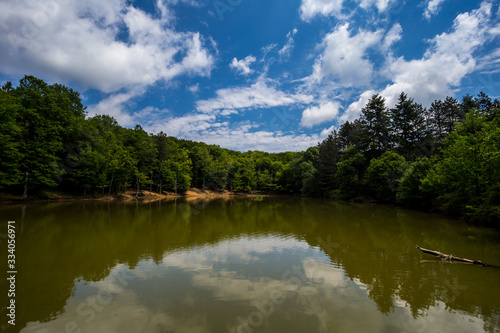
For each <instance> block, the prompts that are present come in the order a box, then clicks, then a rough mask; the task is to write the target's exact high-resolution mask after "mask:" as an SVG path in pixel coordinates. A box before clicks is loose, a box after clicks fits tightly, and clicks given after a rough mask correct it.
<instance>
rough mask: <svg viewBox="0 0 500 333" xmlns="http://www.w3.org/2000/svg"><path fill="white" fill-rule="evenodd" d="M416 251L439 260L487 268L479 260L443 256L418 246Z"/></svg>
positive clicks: (450, 255)
mask: <svg viewBox="0 0 500 333" xmlns="http://www.w3.org/2000/svg"><path fill="white" fill-rule="evenodd" d="M417 249H418V250H420V251H422V252H423V253H427V254H432V255H434V256H436V257H438V258H441V259H443V260H450V261H451V260H455V261H461V262H466V263H469V264H476V265H480V266H489V265H488V264H483V263H482V262H481V261H480V260H471V259H465V258H460V257H457V256H454V255H453V254H444V253H442V252H439V251H433V250H428V249H424V248H422V247H420V246H418V245H417Z"/></svg>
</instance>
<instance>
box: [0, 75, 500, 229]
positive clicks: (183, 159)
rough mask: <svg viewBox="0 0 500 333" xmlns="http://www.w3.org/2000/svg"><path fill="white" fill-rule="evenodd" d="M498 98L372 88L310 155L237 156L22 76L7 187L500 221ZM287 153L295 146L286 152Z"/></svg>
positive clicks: (3, 137) (1, 164)
mask: <svg viewBox="0 0 500 333" xmlns="http://www.w3.org/2000/svg"><path fill="white" fill-rule="evenodd" d="M499 122H500V102H499V101H498V100H492V99H491V98H490V97H488V96H487V95H486V94H484V93H480V94H479V95H477V96H475V97H474V96H470V95H466V96H464V97H463V98H462V100H461V101H458V100H456V99H454V98H452V97H447V98H446V99H445V100H442V101H441V100H437V101H435V102H433V103H432V105H431V106H430V107H429V108H428V109H426V108H424V107H423V106H422V105H421V104H419V103H417V102H415V101H414V100H413V99H412V98H410V97H408V96H407V95H406V94H404V93H401V95H400V96H399V100H398V101H397V103H396V105H395V106H394V107H392V108H389V107H387V106H386V103H385V99H384V98H383V97H381V96H379V95H374V96H373V97H372V98H371V99H370V100H369V101H368V103H367V104H366V106H365V107H364V108H363V109H362V110H361V115H360V118H359V119H356V120H355V121H353V122H346V123H344V124H342V126H340V128H339V130H338V131H334V132H333V133H331V134H330V135H329V136H328V137H327V138H326V139H325V140H324V141H323V142H321V143H319V144H318V145H317V146H315V147H311V148H309V149H307V150H306V151H303V152H284V153H278V154H270V153H266V152H260V151H248V152H244V153H243V152H238V151H233V150H229V149H224V148H220V147H219V146H216V145H207V144H205V143H200V142H193V141H189V140H181V139H177V138H174V137H169V136H167V135H166V134H165V133H163V132H160V133H158V134H148V133H147V132H145V131H144V130H143V129H142V128H141V126H140V125H137V126H135V128H133V129H130V128H123V127H121V126H119V125H118V123H117V122H116V120H115V119H113V118H112V117H110V116H106V115H98V116H94V117H91V118H87V117H86V112H85V107H84V106H83V104H82V102H81V99H80V95H79V93H78V92H76V91H74V90H73V89H70V88H68V87H66V86H64V85H60V84H52V85H49V84H47V83H45V82H44V81H43V80H40V79H38V78H36V77H33V76H25V77H24V78H23V79H21V80H20V82H19V85H18V86H17V87H14V85H13V84H12V83H11V82H7V83H6V84H4V85H3V86H2V88H1V89H0V142H1V145H2V149H0V188H1V189H2V190H3V191H4V192H7V193H10V194H11V195H17V196H19V197H20V198H23V199H28V198H29V197H44V196H45V195H46V190H48V189H55V190H58V191H64V192H67V193H73V194H79V195H81V194H83V195H93V196H98V195H111V194H122V193H123V192H124V191H125V190H126V189H130V188H134V189H135V190H136V193H137V195H140V193H141V191H143V190H150V191H156V192H159V193H161V192H162V191H173V192H175V193H179V192H184V191H186V190H187V189H189V188H190V187H196V188H200V189H203V190H205V189H211V190H217V191H222V190H231V191H239V192H249V191H263V192H273V193H283V194H297V195H298V194H300V195H304V196H314V197H326V198H336V199H342V200H355V201H377V202H383V203H397V204H402V205H407V206H412V207H418V208H421V209H426V210H431V209H432V210H440V211H442V212H446V213H449V214H453V215H456V216H461V217H466V218H468V219H471V220H474V221H482V222H498V220H499V217H500V170H499V167H498V166H500V126H499ZM285 148H286V147H285Z"/></svg>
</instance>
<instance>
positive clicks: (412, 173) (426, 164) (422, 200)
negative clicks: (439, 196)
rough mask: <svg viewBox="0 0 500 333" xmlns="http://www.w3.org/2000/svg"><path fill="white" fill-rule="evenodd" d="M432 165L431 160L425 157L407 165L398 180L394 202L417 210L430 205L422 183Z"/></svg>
mask: <svg viewBox="0 0 500 333" xmlns="http://www.w3.org/2000/svg"><path fill="white" fill-rule="evenodd" d="M432 164H433V163H432V160H431V159H429V158H427V157H422V158H418V159H417V160H416V161H415V162H413V163H410V164H409V166H408V168H407V169H406V171H405V172H404V174H403V176H402V177H401V179H400V180H399V185H398V188H397V193H396V202H398V203H401V204H404V205H407V206H410V207H419V208H425V207H429V206H430V205H431V201H430V198H431V194H430V193H427V192H425V191H424V190H423V189H422V181H423V180H424V179H425V178H426V177H427V174H428V173H429V170H430V169H431V167H432Z"/></svg>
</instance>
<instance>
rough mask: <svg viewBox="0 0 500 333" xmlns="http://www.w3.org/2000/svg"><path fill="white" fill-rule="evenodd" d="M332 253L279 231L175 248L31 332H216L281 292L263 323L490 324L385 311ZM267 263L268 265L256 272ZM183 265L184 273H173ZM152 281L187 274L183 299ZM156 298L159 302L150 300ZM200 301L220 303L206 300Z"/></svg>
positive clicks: (100, 285)
mask: <svg viewBox="0 0 500 333" xmlns="http://www.w3.org/2000/svg"><path fill="white" fill-rule="evenodd" d="M285 259H286V261H285V262H286V264H283V265H281V266H279V267H278V268H277V269H278V270H279V274H278V275H277V276H274V277H273V276H272V275H270V274H267V275H266V271H267V270H272V269H273V268H274V269H276V268H275V267H271V266H272V265H273V263H275V262H276V260H278V262H279V261H280V260H285ZM273 260H274V261H273ZM328 262H329V261H328V258H327V257H326V256H325V255H324V254H323V253H322V252H321V251H320V250H318V249H312V248H311V247H310V246H308V244H307V243H306V242H304V241H297V240H293V239H283V238H279V237H260V238H252V239H249V238H238V239H235V240H229V241H224V242H221V243H219V244H217V245H215V246H206V247H199V248H195V249H192V250H183V251H178V252H175V253H173V254H170V255H165V256H164V258H163V260H162V263H161V264H159V265H156V264H155V263H154V262H153V261H151V260H147V261H142V262H140V263H139V264H138V265H137V266H136V268H135V269H133V270H131V269H128V268H126V266H125V265H117V266H116V267H115V268H113V269H112V271H111V274H110V275H109V276H108V277H106V278H105V279H104V280H101V281H97V282H91V283H89V284H87V285H83V284H79V285H78V286H77V288H76V291H75V296H74V297H72V298H70V299H69V300H68V301H67V304H66V306H65V312H64V313H63V314H61V315H60V316H58V317H57V318H56V319H54V320H52V321H49V322H46V323H30V324H28V326H27V327H26V328H25V329H23V330H22V331H21V332H23V333H26V332H30V333H31V332H38V333H46V332H57V333H59V332H67V331H69V332H72V331H74V332H79V331H78V329H81V333H87V332H93V333H94V332H96V333H99V332H109V333H113V332H120V333H121V332H123V333H127V332H153V333H155V332H165V331H169V332H210V331H211V329H212V331H213V326H214V320H216V319H214V314H217V313H218V311H228V309H232V311H233V312H232V313H234V314H235V315H231V316H227V317H225V318H224V319H223V320H225V322H224V323H223V326H224V327H226V329H227V330H228V331H230V332H231V331H232V332H236V331H237V326H238V321H237V317H241V318H248V316H249V315H250V314H251V313H255V311H259V309H258V308H257V306H256V305H255V304H259V303H260V304H262V302H268V303H269V302H272V301H273V299H272V296H271V295H272V294H273V293H274V294H275V293H276V292H277V291H279V292H280V293H281V298H280V299H281V300H283V302H277V303H275V304H274V306H273V311H272V313H269V314H268V315H266V316H265V319H264V324H262V326H261V327H259V328H258V329H257V328H255V330H254V332H257V331H260V332H269V331H273V330H274V331H275V332H276V327H281V326H276V325H281V324H284V322H283V320H285V321H288V322H291V323H297V324H300V321H301V320H304V318H307V322H308V323H310V331H314V332H332V331H338V332H385V331H398V332H419V333H420V332H431V331H432V332H435V331H442V332H446V331H449V332H481V331H482V326H483V322H482V321H481V320H480V319H477V318H474V317H470V316H467V315H464V314H460V313H452V312H449V311H447V310H446V308H445V304H443V303H440V304H438V305H437V306H436V307H434V308H432V309H431V310H430V311H429V312H428V313H427V314H426V316H423V317H419V318H416V319H414V318H413V317H412V315H411V312H410V310H409V306H408V305H407V304H406V303H405V302H404V301H402V300H401V299H396V300H395V302H394V303H395V310H394V311H393V312H392V313H390V314H389V315H385V314H382V313H380V312H379V311H378V310H377V306H376V304H375V303H374V302H373V301H372V300H371V299H370V298H369V297H368V292H367V287H366V285H365V284H363V283H362V282H361V281H359V280H358V279H356V278H354V279H350V278H349V277H347V276H346V275H345V272H344V271H343V270H342V269H340V268H336V267H334V266H332V265H331V264H329V263H328ZM231 264H237V265H238V267H240V268H241V267H242V266H243V267H246V268H247V269H248V270H247V271H245V270H239V269H234V268H231V267H232V266H231ZM282 268H283V269H282ZM259 269H261V270H262V271H261V272H260V274H254V275H251V274H249V273H255V271H258V270H259ZM174 271H176V272H180V273H178V274H180V275H179V276H182V277H183V279H184V280H182V281H179V280H171V276H172V274H173V273H172V272H174ZM152 281H156V282H155V283H157V284H158V286H163V287H164V288H166V286H167V285H168V284H169V283H180V285H179V286H177V285H176V286H174V289H176V287H179V290H180V291H179V292H178V293H179V294H178V298H174V297H172V298H171V299H162V297H166V296H165V295H170V294H168V293H166V294H155V291H154V290H155V289H154V288H150V289H148V287H144V285H149V284H151V283H152ZM172 281H174V282H172ZM141 283H142V284H141ZM170 287H172V286H171V285H170ZM201 291H203V292H201ZM89 295H90V296H89ZM200 295H204V296H203V297H204V298H203V299H201V298H200ZM148 298H149V299H151V298H153V299H155V302H151V303H148V302H145V301H144V300H145V299H148ZM200 301H203V302H204V303H207V304H210V306H211V304H213V306H214V308H213V309H202V307H200V306H199V304H197V302H200ZM91 312H93V315H91ZM219 320H220V319H219ZM269 323H273V324H274V326H270V325H269ZM430 323H431V324H430ZM68 325H69V326H68ZM273 327H274V328H273ZM283 327H284V326H283ZM297 327H298V326H297ZM283 329H284V328H283ZM297 329H298V328H297ZM278 331H279V329H278ZM288 331H289V330H288Z"/></svg>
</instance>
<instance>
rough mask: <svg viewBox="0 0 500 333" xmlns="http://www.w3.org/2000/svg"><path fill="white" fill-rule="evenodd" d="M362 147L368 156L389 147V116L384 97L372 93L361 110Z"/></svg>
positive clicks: (372, 155) (376, 154) (379, 152)
mask: <svg viewBox="0 0 500 333" xmlns="http://www.w3.org/2000/svg"><path fill="white" fill-rule="evenodd" d="M360 121H361V124H362V128H363V134H362V135H363V137H362V143H361V144H362V148H363V149H364V150H366V151H367V152H368V156H369V157H370V158H373V157H378V156H380V155H382V153H383V152H385V151H387V150H389V149H390V148H391V141H392V139H391V135H390V130H389V129H390V118H389V112H388V110H387V108H386V106H385V99H384V98H383V97H382V96H379V95H373V96H372V98H371V99H370V100H369V101H368V103H367V104H366V106H365V107H364V108H363V109H362V110H361V117H360Z"/></svg>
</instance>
